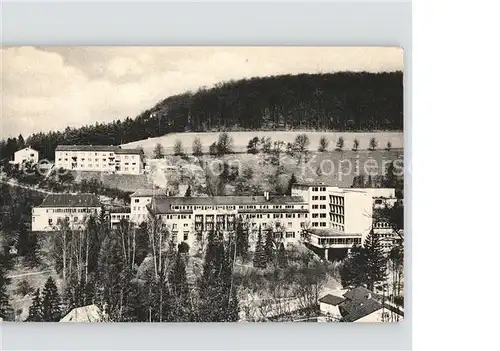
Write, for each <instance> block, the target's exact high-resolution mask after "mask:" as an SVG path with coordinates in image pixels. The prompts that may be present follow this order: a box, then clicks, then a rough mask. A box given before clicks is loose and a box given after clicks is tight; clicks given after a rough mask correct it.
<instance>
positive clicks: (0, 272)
mask: <svg viewBox="0 0 500 351" xmlns="http://www.w3.org/2000/svg"><path fill="white" fill-rule="evenodd" d="M0 258H1V261H0V263H3V261H4V257H3V255H1V257H0ZM9 284H10V279H9V278H7V270H6V269H5V266H4V265H3V264H0V317H2V319H4V320H6V321H8V320H11V319H13V316H14V310H13V309H12V307H11V305H10V303H9V296H8V295H7V286H8V285H9Z"/></svg>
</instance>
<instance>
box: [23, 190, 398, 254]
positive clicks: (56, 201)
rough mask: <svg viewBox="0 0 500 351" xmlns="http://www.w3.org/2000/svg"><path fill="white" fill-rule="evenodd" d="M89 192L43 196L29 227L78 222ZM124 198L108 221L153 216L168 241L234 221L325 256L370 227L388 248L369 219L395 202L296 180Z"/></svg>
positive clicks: (92, 206)
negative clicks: (255, 191)
mask: <svg viewBox="0 0 500 351" xmlns="http://www.w3.org/2000/svg"><path fill="white" fill-rule="evenodd" d="M92 196H93V195H86V194H82V195H62V196H59V195H49V196H48V197H47V198H46V199H45V201H44V202H43V203H42V204H41V205H40V206H39V207H35V208H34V209H33V226H32V227H33V230H50V227H51V226H53V227H54V224H56V223H57V221H58V220H59V221H61V219H59V217H61V218H62V217H68V218H69V219H70V222H71V223H74V224H75V225H79V223H80V222H81V220H82V219H83V215H84V214H88V213H97V212H98V211H99V210H100V204H99V202H98V199H97V198H96V197H95V198H93V197H92ZM73 198H74V199H76V200H71V199H73ZM130 198H131V202H130V209H127V210H126V211H121V212H123V213H121V212H120V211H118V213H117V211H111V212H110V219H111V224H112V225H117V224H118V223H119V222H120V221H121V220H122V219H125V220H128V221H130V222H132V223H135V224H136V225H138V224H140V223H142V222H146V221H148V220H149V219H151V218H156V219H158V220H160V222H161V225H162V226H163V227H164V228H165V229H168V230H169V231H170V232H171V233H172V237H173V240H174V241H176V242H178V243H180V242H182V241H184V242H186V243H187V244H189V245H190V246H193V245H194V244H195V242H196V240H199V239H200V238H201V237H203V235H204V234H206V233H208V232H209V231H211V230H214V229H218V230H221V231H224V232H228V231H232V230H235V224H236V223H237V221H241V222H242V223H243V224H244V226H245V227H246V228H247V229H248V230H249V231H250V233H251V240H252V238H253V239H255V237H256V235H257V232H258V229H259V228H261V229H262V230H263V231H265V230H269V229H272V230H273V231H275V233H276V235H279V236H280V239H281V240H283V241H284V242H285V243H294V242H297V241H304V240H305V241H307V243H308V244H309V245H312V246H313V247H315V248H318V249H321V250H324V252H325V256H327V255H328V249H348V248H350V247H352V246H353V245H354V244H362V243H363V242H364V239H365V238H366V236H367V235H368V233H369V232H370V230H372V229H373V230H374V233H375V234H377V235H380V236H381V237H382V238H383V239H384V241H383V246H385V247H387V248H389V247H391V246H392V241H393V240H394V234H393V233H392V228H389V227H388V226H387V225H385V224H383V223H382V224H381V223H374V221H373V211H374V209H376V208H380V207H383V206H393V205H394V204H395V203H396V201H397V199H396V197H395V190H394V189H352V188H348V189H342V188H338V187H335V186H328V185H325V184H305V183H304V184H303V183H299V184H294V185H293V186H292V194H291V196H281V195H280V196H273V195H271V194H269V193H268V192H265V193H264V194H263V196H207V197H172V196H167V195H165V194H164V193H163V192H162V191H161V190H152V189H150V190H147V189H141V190H138V191H136V192H135V193H133V194H132V195H131V196H130ZM96 199H97V200H96ZM85 209H87V210H85ZM54 228H56V227H54ZM52 230H54V229H52Z"/></svg>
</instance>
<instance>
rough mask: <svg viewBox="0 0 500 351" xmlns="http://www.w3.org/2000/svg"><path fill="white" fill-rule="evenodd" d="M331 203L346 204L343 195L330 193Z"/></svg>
mask: <svg viewBox="0 0 500 351" xmlns="http://www.w3.org/2000/svg"><path fill="white" fill-rule="evenodd" d="M330 203H331V204H333V205H341V206H344V198H343V197H342V196H336V195H330Z"/></svg>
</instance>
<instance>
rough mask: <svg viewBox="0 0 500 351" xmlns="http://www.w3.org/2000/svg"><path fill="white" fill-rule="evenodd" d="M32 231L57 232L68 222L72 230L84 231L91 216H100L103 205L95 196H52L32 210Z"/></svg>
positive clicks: (48, 196)
mask: <svg viewBox="0 0 500 351" xmlns="http://www.w3.org/2000/svg"><path fill="white" fill-rule="evenodd" d="M31 212H32V214H31V216H32V217H31V230H32V231H35V232H36V231H57V230H60V229H61V227H62V225H63V223H64V222H66V221H67V223H68V224H69V227H70V229H73V230H80V229H84V228H85V225H86V221H87V219H88V218H89V216H92V215H94V216H99V215H100V212H101V204H100V202H99V198H98V197H97V196H96V195H93V194H76V195H73V194H51V195H47V197H46V198H45V199H44V200H43V202H42V203H41V204H40V205H39V206H37V207H33V209H32V210H31Z"/></svg>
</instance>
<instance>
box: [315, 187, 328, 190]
mask: <svg viewBox="0 0 500 351" xmlns="http://www.w3.org/2000/svg"><path fill="white" fill-rule="evenodd" d="M312 191H326V187H314V188H312Z"/></svg>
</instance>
